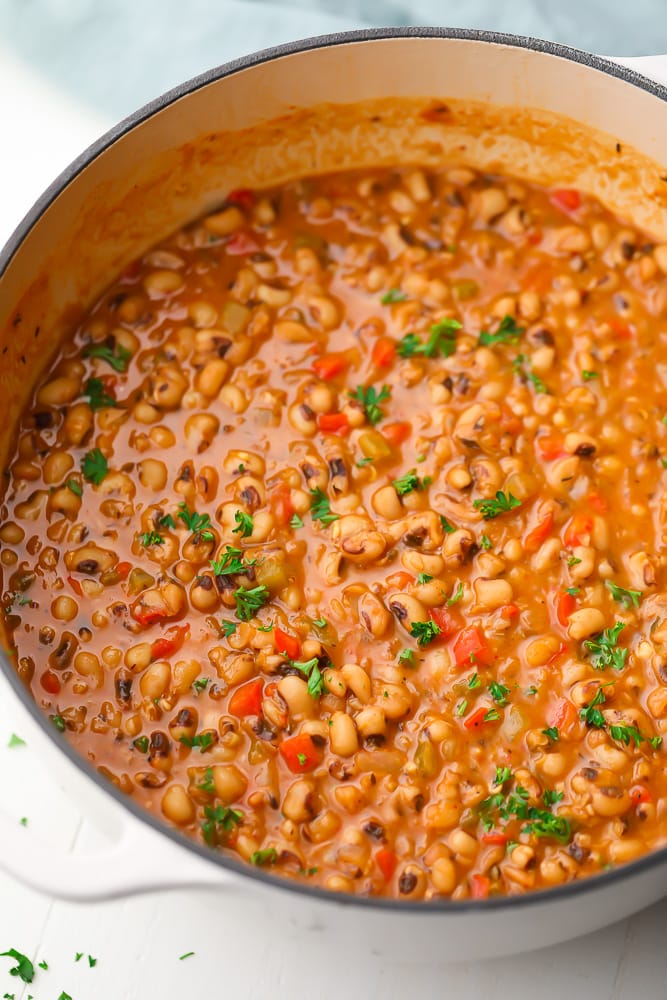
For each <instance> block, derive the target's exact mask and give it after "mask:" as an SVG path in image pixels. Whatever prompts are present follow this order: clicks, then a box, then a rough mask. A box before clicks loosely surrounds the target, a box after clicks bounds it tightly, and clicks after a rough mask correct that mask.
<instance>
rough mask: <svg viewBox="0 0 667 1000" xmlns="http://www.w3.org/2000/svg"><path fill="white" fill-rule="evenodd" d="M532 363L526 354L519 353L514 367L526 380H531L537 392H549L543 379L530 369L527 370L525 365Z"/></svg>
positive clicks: (513, 363) (513, 364)
mask: <svg viewBox="0 0 667 1000" xmlns="http://www.w3.org/2000/svg"><path fill="white" fill-rule="evenodd" d="M529 363H530V359H529V358H527V357H526V355H525V354H518V355H517V356H516V358H515V359H514V361H513V362H512V369H513V370H514V371H515V372H516V374H517V375H519V376H520V378H521V379H522V380H523V381H524V382H531V383H532V385H533V386H534V388H535V392H537V393H548V392H549V390H548V389H547V387H546V385H545V384H544V382H543V381H542V379H541V378H540V377H539V376H538V375H536V374H535V372H532V371H530V370H526V368H525V365H527V364H529Z"/></svg>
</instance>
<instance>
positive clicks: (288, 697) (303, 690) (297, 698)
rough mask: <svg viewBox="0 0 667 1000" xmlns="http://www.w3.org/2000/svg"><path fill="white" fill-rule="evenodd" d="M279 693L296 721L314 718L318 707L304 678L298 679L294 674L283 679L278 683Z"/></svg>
mask: <svg viewBox="0 0 667 1000" xmlns="http://www.w3.org/2000/svg"><path fill="white" fill-rule="evenodd" d="M278 693H279V694H280V696H281V698H282V699H283V701H284V702H285V703H286V705H287V708H288V710H289V713H290V715H291V716H292V718H294V719H297V720H299V719H303V718H307V717H310V716H312V715H313V713H314V711H315V708H316V707H317V702H316V700H315V698H313V697H312V695H311V694H310V693H309V691H308V685H307V683H306V681H305V680H304V679H303V677H297V676H295V675H293V674H290V675H288V676H287V677H282V678H281V679H280V680H279V681H278Z"/></svg>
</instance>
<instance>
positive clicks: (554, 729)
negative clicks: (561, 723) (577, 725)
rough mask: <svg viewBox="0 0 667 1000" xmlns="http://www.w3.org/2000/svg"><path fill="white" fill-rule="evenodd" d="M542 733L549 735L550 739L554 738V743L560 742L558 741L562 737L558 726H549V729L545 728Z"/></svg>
mask: <svg viewBox="0 0 667 1000" xmlns="http://www.w3.org/2000/svg"><path fill="white" fill-rule="evenodd" d="M542 733H543V734H544V735H545V736H548V738H549V739H550V740H553V741H554V743H558V741H559V739H560V733H559V732H558V726H549V728H548V729H543V730H542Z"/></svg>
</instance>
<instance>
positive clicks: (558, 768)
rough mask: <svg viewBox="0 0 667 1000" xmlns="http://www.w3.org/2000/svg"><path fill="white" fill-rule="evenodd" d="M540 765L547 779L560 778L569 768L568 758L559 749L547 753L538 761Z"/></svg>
mask: <svg viewBox="0 0 667 1000" xmlns="http://www.w3.org/2000/svg"><path fill="white" fill-rule="evenodd" d="M538 767H539V768H540V770H541V771H542V774H543V775H544V776H545V778H547V779H554V778H560V777H561V775H562V774H564V772H565V769H566V768H567V758H566V756H565V754H564V753H561V752H560V751H559V750H555V751H553V753H547V754H545V755H544V756H543V757H542V758H541V760H540V761H539V763H538Z"/></svg>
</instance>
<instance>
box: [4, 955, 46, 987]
mask: <svg viewBox="0 0 667 1000" xmlns="http://www.w3.org/2000/svg"><path fill="white" fill-rule="evenodd" d="M5 956H6V957H7V958H13V959H14V961H15V962H16V963H17V964H16V965H15V966H13V967H12V968H11V969H10V970H9V975H10V976H18V977H19V979H22V980H23V982H24V983H31V982H32V981H33V979H34V978H35V966H34V965H33V964H32V962H31V961H30V959H29V958H28V956H27V955H22V954H21V952H20V951H17V950H16V948H10V949H9V951H2V952H0V958H4V957H5ZM40 965H41V963H40Z"/></svg>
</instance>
